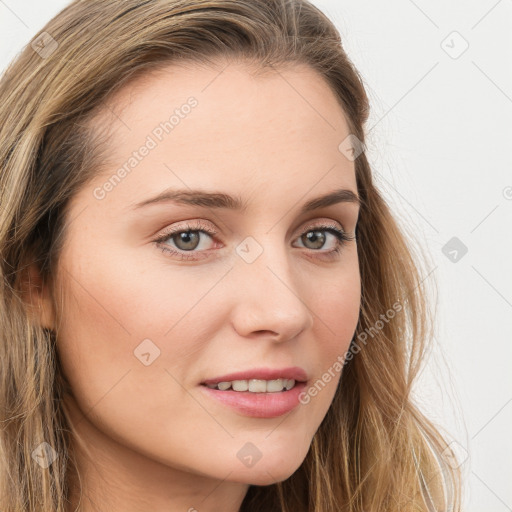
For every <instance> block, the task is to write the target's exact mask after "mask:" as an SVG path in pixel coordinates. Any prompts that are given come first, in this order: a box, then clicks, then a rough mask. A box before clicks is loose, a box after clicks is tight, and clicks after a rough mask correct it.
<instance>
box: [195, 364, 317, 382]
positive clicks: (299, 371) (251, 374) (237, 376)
mask: <svg viewBox="0 0 512 512" xmlns="http://www.w3.org/2000/svg"><path fill="white" fill-rule="evenodd" d="M281 378H283V379H293V380H295V381H298V382H306V381H307V380H308V376H307V374H306V372H305V371H304V369H303V368H300V367H299V366H289V367H288V368H253V369H252V370H245V371H241V372H235V373H228V374H226V375H221V376H219V377H213V378H211V379H206V380H204V381H203V382H201V384H218V383H219V382H233V381H234V380H249V379H261V380H275V379H281Z"/></svg>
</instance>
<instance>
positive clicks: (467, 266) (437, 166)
mask: <svg viewBox="0 0 512 512" xmlns="http://www.w3.org/2000/svg"><path fill="white" fill-rule="evenodd" d="M313 3H314V4H315V5H317V6H318V7H320V8H321V9H322V10H323V11H324V12H325V13H326V14H327V15H328V16H329V17H330V18H331V19H332V20H333V21H334V22H335V24H336V25H337V27H338V29H339V30H340V32H341V35H342V38H343V41H344V48H345V50H346V51H347V53H348V54H349V57H350V58H351V59H352V61H353V62H354V64H355V65H356V67H357V68H358V70H359V71H360V73H361V75H362V77H363V79H364V82H365V85H366V88H367V92H368V94H369V96H370V101H371V107H372V112H371V116H370V120H369V122H368V125H367V131H368V139H367V155H368V157H369V159H370V162H371V163H372V166H373V169H374V172H375V178H376V182H377V184H378V186H379V187H380V188H381V190H382V191H383V193H384V195H385V197H386V198H387V199H388V201H389V203H390V204H391V206H392V208H393V211H394V212H395V214H396V215H397V216H398V217H399V219H400V221H401V222H402V224H403V226H404V227H406V229H407V230H408V231H409V232H411V233H413V234H414V236H415V237H416V239H417V240H418V243H420V244H421V245H422V247H424V249H425V250H426V251H427V253H428V254H429V255H430V259H431V262H430V263H429V265H428V268H425V269H424V271H423V275H424V277H425V280H424V283H423V285H424V286H426V287H427V289H431V290H434V289H437V294H436V295H433V297H434V298H433V299H432V300H433V303H437V308H436V310H437V315H436V320H437V323H436V335H435V339H434V350H433V352H432V354H431V357H430V359H429V360H428V364H427V366H426V367H425V370H424V371H423V373H422V374H421V377H420V379H419V381H418V384H417V389H416V394H417V400H418V402H419V403H420V404H421V407H422V409H423V410H424V411H425V412H426V413H427V414H428V415H429V417H431V418H432V419H433V420H434V421H436V422H437V424H438V425H439V426H440V427H441V428H442V429H443V431H444V432H445V433H446V435H447V436H449V438H450V439H453V440H454V441H455V442H456V443H457V444H456V445H454V446H456V451H458V453H459V454H460V455H461V456H462V457H463V460H464V462H463V464H462V468H463V471H464V477H465V508H464V509H465V510H466V511H467V512H481V511H485V512H505V511H507V510H509V511H512V486H511V485H510V482H511V481H512V480H511V479H512V449H511V448H512V436H511V435H510V430H508V429H510V427H511V425H512V404H511V401H512V385H511V381H512V377H511V373H512V372H510V370H509V368H510V366H511V365H512V357H511V355H512V354H511V352H512V348H511V347H512V343H511V341H512V321H511V319H512V279H511V272H510V266H511V262H512V229H511V227H512V172H511V171H512V165H511V164H512V156H511V153H510V149H511V148H512V122H511V121H512V1H511V0H500V1H496V0H480V1H475V0H471V1H465V2H462V1H460V2H441V1H439V0H436V1H430V2H427V1H426V0H417V1H413V0H392V1H387V2H378V1H376V0H375V1H373V2H370V1H367V0H350V1H348V0H315V1H314V2H313ZM67 4H68V2H67V1H65V0H46V1H45V2H39V1H36V0H34V1H28V0H23V1H20V0H0V69H2V70H3V69H4V68H5V67H6V65H7V63H8V62H9V61H10V60H11V59H12V58H13V57H15V55H16V54H17V53H18V52H19V51H20V50H21V48H22V47H23V46H24V45H25V44H27V43H28V42H29V41H30V40H31V38H33V37H34V35H35V34H36V33H37V31H38V30H40V29H41V28H42V27H43V25H44V24H45V23H46V22H47V21H48V20H49V19H50V18H52V17H53V16H54V15H55V14H56V13H57V12H59V11H60V10H61V9H62V8H63V7H64V6H66V5H67ZM454 31H456V32H458V34H459V35H457V34H453V32H454ZM443 41H444V42H443ZM464 41H466V43H465V42H464ZM465 44H468V45H469V46H468V48H467V50H466V51H464V52H463V53H461V54H460V55H459V53H460V52H461V50H462V49H464V46H465ZM450 53H451V55H450ZM454 57H456V58H454ZM452 237H457V238H458V239H459V240H460V241H461V242H462V243H463V244H464V245H465V246H466V247H467V249H468V252H467V253H466V254H465V255H464V256H462V257H460V254H461V253H460V252H459V253H458V254H459V257H458V260H457V261H455V262H454V261H451V259H450V258H448V257H447V256H445V254H443V252H442V248H443V247H444V246H445V244H446V243H447V242H448V241H449V240H450V239H452ZM435 297H437V298H435ZM507 370H508V371H507ZM507 431H508V432H509V433H508V434H506V432H507Z"/></svg>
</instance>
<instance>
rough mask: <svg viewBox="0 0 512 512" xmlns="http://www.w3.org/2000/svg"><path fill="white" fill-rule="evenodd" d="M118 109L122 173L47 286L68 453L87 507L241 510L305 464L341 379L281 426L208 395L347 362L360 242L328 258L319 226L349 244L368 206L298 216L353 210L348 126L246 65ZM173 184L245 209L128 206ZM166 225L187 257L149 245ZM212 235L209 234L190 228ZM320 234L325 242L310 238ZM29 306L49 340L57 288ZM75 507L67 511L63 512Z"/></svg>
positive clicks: (322, 100) (325, 105)
mask: <svg viewBox="0 0 512 512" xmlns="http://www.w3.org/2000/svg"><path fill="white" fill-rule="evenodd" d="M224 68H225V69H224ZM223 69H224V70H223ZM221 70H223V72H222V73H221ZM291 85H293V88H292V87H291ZM192 96H193V97H194V98H195V99H196V100H197V105H196V106H195V107H194V108H192V109H190V111H189V113H188V114H187V115H183V117H180V120H179V123H178V124H177V125H176V126H175V127H174V129H173V130H172V132H170V133H168V134H165V135H164V137H163V138H162V140H161V141H157V142H158V144H157V145H156V147H155V148H153V149H151V151H149V154H147V155H146V156H144V158H142V159H141V160H140V162H139V163H138V165H137V166H136V167H134V168H133V169H132V170H131V172H129V173H128V174H127V175H126V176H125V177H124V178H123V179H122V180H121V181H120V182H119V183H117V184H116V185H115V186H113V187H110V190H109V191H108V193H107V192H106V189H107V188H109V187H108V186H107V187H105V186H104V184H105V183H106V181H107V180H108V179H109V178H110V177H111V176H112V175H113V174H114V173H115V172H116V170H117V169H119V168H120V167H121V166H122V165H123V164H124V163H125V162H126V161H127V160H128V159H129V158H130V156H131V155H132V153H133V151H135V150H137V149H138V148H140V147H141V145H143V144H144V143H145V141H146V140H147V137H148V135H149V134H151V133H153V130H154V129H155V127H156V126H158V125H159V123H161V122H162V121H165V120H167V119H169V116H170V113H172V111H173V110H174V109H176V108H179V107H180V106H182V105H183V104H184V103H186V101H187V98H189V97H192ZM116 99H117V101H116V102H115V103H112V105H111V108H112V109H113V111H114V112H115V116H118V117H119V118H120V119H121V120H118V119H117V117H115V116H114V115H112V114H111V112H110V111H109V110H106V111H105V119H108V120H109V121H112V122H113V124H112V130H113V131H114V138H113V143H112V153H111V155H110V158H111V159H112V162H114V163H113V164H112V166H109V168H108V169H106V170H105V171H104V172H103V170H102V172H101V175H98V176H96V177H95V179H94V181H93V182H91V183H90V184H88V185H87V186H86V187H84V188H83V189H82V190H81V191H79V193H78V194H77V195H76V196H75V197H73V198H72V202H71V204H70V208H69V211H68V215H69V218H71V219H73V220H72V222H71V224H70V230H69V236H68V238H67V239H66V243H65V246H64V249H63V253H62V256H61V260H60V262H59V271H58V275H57V276H55V283H54V286H55V289H62V290H64V292H65V297H66V298H67V300H66V301H65V303H64V310H63V311H62V312H61V313H62V318H61V320H60V327H59V328H60V330H59V337H58V351H59V355H60V358H61V361H62V365H63V368H64V373H65V375H66V377H67V379H68V380H69V382H70V384H71V388H72V389H73V396H67V397H66V406H67V407H68V410H69V412H70V414H71V417H72V419H73V429H74V430H75V432H76V433H77V434H79V435H80V436H81V438H82V439H84V442H85V445H84V446H82V445H79V444H77V445H76V449H77V458H78V463H79V464H78V465H79V470H80V474H81V477H82V486H83V491H84V492H83V495H82V499H81V502H80V510H81V511H82V512H97V511H100V510H101V511H106V510H108V511H112V512H142V511H147V510H151V511H152V512H163V511H165V512H173V511H176V512H178V511H182V512H187V511H189V512H194V511H197V512H216V511H218V510H222V511H223V512H236V511H238V510H239V509H240V505H241V503H242V500H243V498H244V496H245V494H246V492H247V490H248V488H249V486H250V485H251V484H256V485H270V484H272V483H275V482H278V481H282V480H285V479H286V478H288V477H289V476H291V475H292V474H293V473H294V472H295V471H296V470H297V468H298V467H299V466H300V465H301V463H302V462H303V460H304V458H305V457H306V454H307V452H308V450H309V447H310V444H311V441H312V438H313V436H314V434H315V432H316V430H317V429H318V427H319V425H320V423H321V422H322V420H323V419H324V417H325V415H326V413H327V411H328V409H329V406H330V405H331V402H332V399H333V397H334V393H335V390H336V387H337V385H338V382H339V377H340V372H336V375H335V378H332V379H331V380H330V381H329V382H327V383H326V384H325V387H323V389H322V390H321V391H319V392H318V394H317V395H316V396H315V397H314V398H312V399H311V401H310V402H309V403H308V404H306V405H305V404H299V405H298V406H297V407H295V408H294V409H293V410H291V411H290V412H289V413H287V414H284V415H281V416H279V417H275V418H254V417H250V416H247V415H245V414H243V413H241V412H239V411H237V410H234V409H232V408H231V407H228V406H226V405H224V404H222V403H220V402H218V401H217V400H215V399H213V398H211V397H209V396H208V395H207V394H206V393H205V392H204V386H200V383H201V382H202V381H203V380H205V379H207V378H212V377H216V376H221V375H223V374H227V373H231V372H235V371H239V370H248V369H251V368H254V367H262V366H263V367H270V368H283V367H289V366H300V367H302V368H303V369H304V370H305V371H306V373H307V376H308V384H309V385H312V384H313V383H315V382H316V381H317V379H320V378H322V374H324V372H326V371H327V369H328V368H330V367H332V366H333V364H334V362H335V361H336V360H337V358H338V357H339V356H341V355H343V354H344V353H345V351H346V350H347V348H348V346H349V344H350V340H351V339H352V336H353V334H354V331H355V328H356V325H357V320H358V315H359V308H360V293H361V288H360V276H359V266H358V259H357V244H356V241H354V240H352V241H348V242H344V243H343V245H342V246H341V247H340V248H341V252H340V253H334V252H332V253H331V255H330V256H329V255H328V253H329V252H331V251H333V249H335V248H336V247H337V244H339V242H338V241H337V239H336V237H335V236H334V235H333V234H332V233H331V232H329V231H326V230H325V229H319V228H318V227H319V226H323V225H325V224H326V223H327V224H328V225H329V226H334V227H335V228H337V229H339V230H342V231H344V232H346V233H347V234H351V235H353V234H354V232H355V228H356V223H357V219H358V212H359V207H358V205H357V203H353V202H339V203H337V204H333V205H330V206H327V207H322V208H320V209H318V210H314V211H309V212H307V213H302V214H301V213H299V211H300V208H301V207H302V206H303V204H305V203H306V202H308V201H309V200H311V199H313V198H316V197H319V196H321V195H324V194H327V193H329V192H332V191H334V190H337V189H340V188H345V189H349V190H351V191H353V192H354V193H355V194H357V186H356V180H355V169H354V162H353V161H351V160H349V159H347V158H346V157H345V156H344V155H343V154H342V153H341V152H340V151H339V149H338V145H339V144H340V142H341V141H343V140H344V139H345V138H346V137H347V135H348V134H349V129H348V125H347V122H346V119H345V116H344V114H343V111H342V109H341V107H340V106H339V104H338V102H337V101H336V99H335V96H334V95H333V93H332V92H331V90H330V89H329V87H328V86H327V84H326V83H325V82H324V81H323V80H322V78H321V77H320V76H319V75H318V74H316V72H315V71H313V70H311V69H309V68H307V67H305V66H299V65H294V66H291V67H287V68H279V71H276V70H274V71H272V70H271V71H269V72H268V73H266V74H265V75H262V76H255V75H253V74H252V72H251V68H249V67H248V65H246V64H242V63H233V62H232V63H229V65H227V67H226V64H225V63H222V64H219V66H214V67H199V66H197V65H190V66H189V67H177V66H174V65H172V66H169V67H168V68H166V69H165V70H163V71H160V72H158V73H154V74H151V75H148V76H146V77H144V80H142V81H139V82H137V83H135V84H132V85H130V86H128V87H126V88H125V89H123V90H122V91H121V92H120V94H119V95H118V97H117V98H116ZM306 100H307V101H306ZM186 110H187V111H188V109H186ZM184 111H185V109H183V111H182V114H183V112H184ZM110 116H112V117H110ZM153 138H154V139H155V140H156V138H155V137H153ZM168 188H172V189H199V188H200V189H203V190H206V191H215V192H222V193H225V194H229V195H233V196H239V197H240V198H241V199H242V200H243V201H244V202H246V204H247V208H246V210H245V211H243V212H242V211H235V210H230V209H227V208H221V209H219V208H208V207H204V206H197V205H182V204H178V203H174V202H163V203H155V204H152V205H150V206H145V207H141V208H137V209H134V208H133V205H134V204H136V203H139V202H141V201H144V200H146V199H148V198H152V197H154V196H156V195H157V194H159V193H161V192H163V191H164V190H165V189H168ZM99 189H101V190H102V191H103V192H101V194H103V193H104V197H102V198H98V197H100V194H99V193H98V190H99ZM95 191H96V194H95ZM198 222H200V225H199V226H198ZM187 225H190V226H192V227H190V228H189V227H187ZM170 227H173V228H180V229H182V231H185V232H186V231H187V230H190V229H191V230H192V233H195V234H196V235H197V237H199V239H198V242H197V243H196V247H195V248H193V249H190V247H194V244H193V241H194V239H189V240H188V241H187V242H186V241H185V240H184V239H180V237H179V236H174V238H171V237H169V238H168V239H167V240H166V241H164V242H160V244H159V245H157V243H155V240H156V238H157V237H158V236H159V235H161V234H163V233H166V230H168V229H169V228H170ZM315 228H318V229H315ZM203 229H207V230H214V231H215V232H216V234H215V235H209V234H207V233H205V232H199V231H193V230H203ZM311 231H313V232H315V231H316V232H317V235H318V236H317V238H316V241H313V239H311V241H308V239H307V237H306V236H301V235H303V234H304V233H308V232H311ZM318 231H320V232H318ZM247 237H251V238H250V239H249V242H248V243H249V245H244V244H242V246H241V247H243V248H245V254H248V255H254V254H257V253H258V251H260V250H261V253H260V254H259V255H258V256H257V257H256V259H254V261H251V262H248V261H247V260H246V259H244V258H243V257H242V256H241V254H244V253H242V252H237V250H236V248H237V246H240V244H241V243H242V242H244V243H245V242H247V240H246V238H247ZM319 237H320V240H319ZM322 237H324V243H323V245H322V243H321V241H322ZM196 240H197V238H196ZM251 244H252V245H251ZM162 247H165V248H168V249H171V250H172V249H174V250H175V251H177V252H179V253H181V254H185V257H186V258H188V259H180V256H178V255H173V254H170V253H167V252H163V251H162ZM255 251H256V253H255ZM190 258H194V259H190ZM40 300H41V303H42V306H43V308H42V314H41V322H42V323H43V324H45V325H46V326H48V327H55V322H56V320H55V319H56V318H57V314H56V312H55V311H54V310H53V309H52V306H51V301H50V300H49V291H48V290H45V291H44V293H42V294H41V298H40ZM143 340H151V341H150V342H149V344H148V342H147V341H146V342H145V343H146V344H147V345H144V347H145V350H144V351H143V352H144V353H145V354H146V355H144V356H142V358H141V357H137V356H136V354H135V353H134V351H135V352H137V349H138V347H139V346H140V344H141V343H142V342H143ZM155 347H157V348H155ZM157 350H159V351H160V352H159V355H158V357H155V354H156V351H157ZM139 352H141V351H140V350H139ZM148 353H149V354H150V355H149V356H148V355H147V354H148ZM139 356H140V354H139ZM144 358H145V360H146V362H150V364H147V365H146V364H144V363H143V362H142V360H141V359H144ZM249 442H250V443H252V445H254V446H255V447H257V450H258V451H259V452H260V453H261V458H260V459H259V460H258V461H257V463H255V464H254V465H252V466H251V467H249V466H247V465H246V464H244V463H242V461H241V459H240V458H239V456H237V454H238V453H239V451H240V450H241V449H242V448H243V447H244V446H246V443H249ZM251 449H252V448H251ZM77 505H78V496H74V502H73V507H70V511H71V510H75V508H76V507H77Z"/></svg>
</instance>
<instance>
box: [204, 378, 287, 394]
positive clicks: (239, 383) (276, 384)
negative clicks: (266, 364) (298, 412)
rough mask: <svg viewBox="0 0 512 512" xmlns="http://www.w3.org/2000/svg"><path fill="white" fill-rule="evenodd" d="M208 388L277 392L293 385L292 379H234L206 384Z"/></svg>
mask: <svg viewBox="0 0 512 512" xmlns="http://www.w3.org/2000/svg"><path fill="white" fill-rule="evenodd" d="M207 386H208V387H209V388H210V389H219V390H220V391H227V390H228V389H229V388H232V389H233V391H250V392H252V393H278V392H280V391H284V390H286V391H289V390H290V389H292V388H293V386H295V380H294V379H275V380H260V379H249V380H234V381H232V382H219V383H218V384H207Z"/></svg>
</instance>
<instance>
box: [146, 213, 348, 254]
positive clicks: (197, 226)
mask: <svg viewBox="0 0 512 512" xmlns="http://www.w3.org/2000/svg"><path fill="white" fill-rule="evenodd" d="M325 233H327V234H328V235H326V234H325ZM216 234H217V232H216V231H215V230H214V229H212V228H210V227H209V226H208V225H205V224H202V223H201V222H200V221H198V222H197V223H194V224H186V225H184V226H179V227H177V228H172V229H169V230H167V231H166V232H165V233H163V234H162V235H160V236H159V237H158V238H157V239H156V240H155V241H154V242H155V243H156V244H157V246H158V247H159V248H160V249H161V250H162V251H163V252H164V253H168V254H171V255H172V256H176V257H178V259H181V260H199V259H204V258H207V257H208V252H209V251H208V250H206V249H205V248H204V247H203V250H196V249H198V248H199V246H200V245H201V242H202V240H201V239H202V238H205V235H206V236H207V237H210V238H211V237H213V236H215V235H216ZM329 235H330V236H331V237H333V239H334V240H333V243H334V247H333V248H331V249H330V250H320V249H322V248H324V246H325V245H326V243H327V241H328V240H329ZM298 240H300V241H301V243H302V244H303V247H306V249H308V248H309V249H311V250H312V251H313V252H314V253H319V256H320V257H322V256H323V257H327V258H335V257H336V256H338V255H339V254H340V252H341V247H342V246H343V245H345V243H347V242H349V241H352V240H355V237H354V236H352V235H349V234H348V233H346V232H345V231H343V230H341V229H339V228H338V227H337V225H336V224H328V225H324V224H322V225H318V226H309V227H308V228H307V229H305V230H303V231H302V233H301V234H300V235H299V237H298ZM168 242H172V243H173V244H174V246H175V247H176V249H173V247H172V246H170V245H169V243H168ZM187 253H189V254H187Z"/></svg>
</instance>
